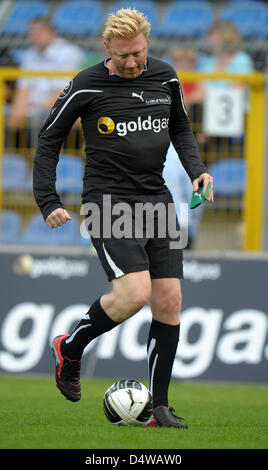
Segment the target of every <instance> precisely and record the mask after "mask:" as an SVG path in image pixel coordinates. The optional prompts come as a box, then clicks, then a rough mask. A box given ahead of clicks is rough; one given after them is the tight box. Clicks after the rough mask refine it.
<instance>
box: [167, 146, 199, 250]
mask: <svg viewBox="0 0 268 470" xmlns="http://www.w3.org/2000/svg"><path fill="white" fill-rule="evenodd" d="M163 176H164V179H165V181H166V184H167V187H168V189H169V190H170V192H171V194H172V197H173V200H174V203H175V205H176V212H177V216H178V219H179V222H180V226H181V228H182V229H183V230H185V231H186V230H187V229H188V244H187V246H186V248H187V249H191V248H194V242H195V239H196V235H197V229H198V225H199V223H200V221H201V218H202V214H203V210H204V207H205V205H204V204H201V205H200V206H198V207H196V208H195V209H190V202H191V198H192V194H193V185H192V182H191V180H190V178H189V176H188V175H187V173H186V171H185V170H184V168H183V166H182V164H181V162H180V159H179V157H178V154H177V152H176V150H175V148H174V146H173V145H172V144H170V146H169V149H168V152H167V158H166V162H165V167H164V171H163ZM180 204H187V205H188V211H187V212H188V227H187V226H186V220H183V218H182V217H181V215H182V210H181V207H180Z"/></svg>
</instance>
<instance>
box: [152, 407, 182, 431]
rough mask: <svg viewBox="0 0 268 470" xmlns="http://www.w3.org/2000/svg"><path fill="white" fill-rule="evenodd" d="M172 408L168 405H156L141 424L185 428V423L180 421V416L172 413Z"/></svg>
mask: <svg viewBox="0 0 268 470" xmlns="http://www.w3.org/2000/svg"><path fill="white" fill-rule="evenodd" d="M174 411H175V410H174V408H170V406H157V407H156V408H154V410H153V412H152V414H151V416H150V418H149V419H148V421H146V423H145V424H144V425H143V426H144V427H153V426H158V427H165V428H184V429H187V428H188V426H187V424H186V423H182V421H181V420H183V418H181V417H180V416H176V415H174V413H173V412H174Z"/></svg>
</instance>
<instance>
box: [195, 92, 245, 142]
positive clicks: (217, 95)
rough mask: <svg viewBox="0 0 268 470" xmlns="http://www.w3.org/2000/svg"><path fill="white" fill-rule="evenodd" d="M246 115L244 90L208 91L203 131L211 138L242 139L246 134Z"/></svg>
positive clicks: (205, 101)
mask: <svg viewBox="0 0 268 470" xmlns="http://www.w3.org/2000/svg"><path fill="white" fill-rule="evenodd" d="M244 113H245V90H244V89H242V88H241V89H239V88H237V89H235V88H234V89H213V88H211V89H207V90H206V94H205V100H204V114H203V131H204V132H205V134H207V135H211V136H219V137H220V136H222V137H241V136H242V135H243V133H244Z"/></svg>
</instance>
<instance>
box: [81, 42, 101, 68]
mask: <svg viewBox="0 0 268 470" xmlns="http://www.w3.org/2000/svg"><path fill="white" fill-rule="evenodd" d="M106 57H107V50H106V48H105V46H104V42H103V36H102V34H100V35H99V36H98V37H97V38H96V41H95V49H94V50H91V51H85V57H84V59H83V61H82V63H81V68H82V69H86V68H87V67H91V66H92V65H95V64H98V63H99V62H101V61H102V60H104V59H105V58H106Z"/></svg>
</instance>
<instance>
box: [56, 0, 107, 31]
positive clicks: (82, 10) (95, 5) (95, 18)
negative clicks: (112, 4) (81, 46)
mask: <svg viewBox="0 0 268 470" xmlns="http://www.w3.org/2000/svg"><path fill="white" fill-rule="evenodd" d="M103 13H104V12H103V7H102V4H101V2H97V1H94V0H93V1H83V0H82V1H77V2H73V1H67V2H65V3H63V4H61V5H60V6H59V7H58V8H57V9H56V11H55V13H54V16H53V23H54V26H55V27H56V28H57V30H58V32H59V33H60V34H73V35H85V34H89V35H94V34H98V33H99V32H100V29H101V27H102V24H103V20H104V15H103Z"/></svg>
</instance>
